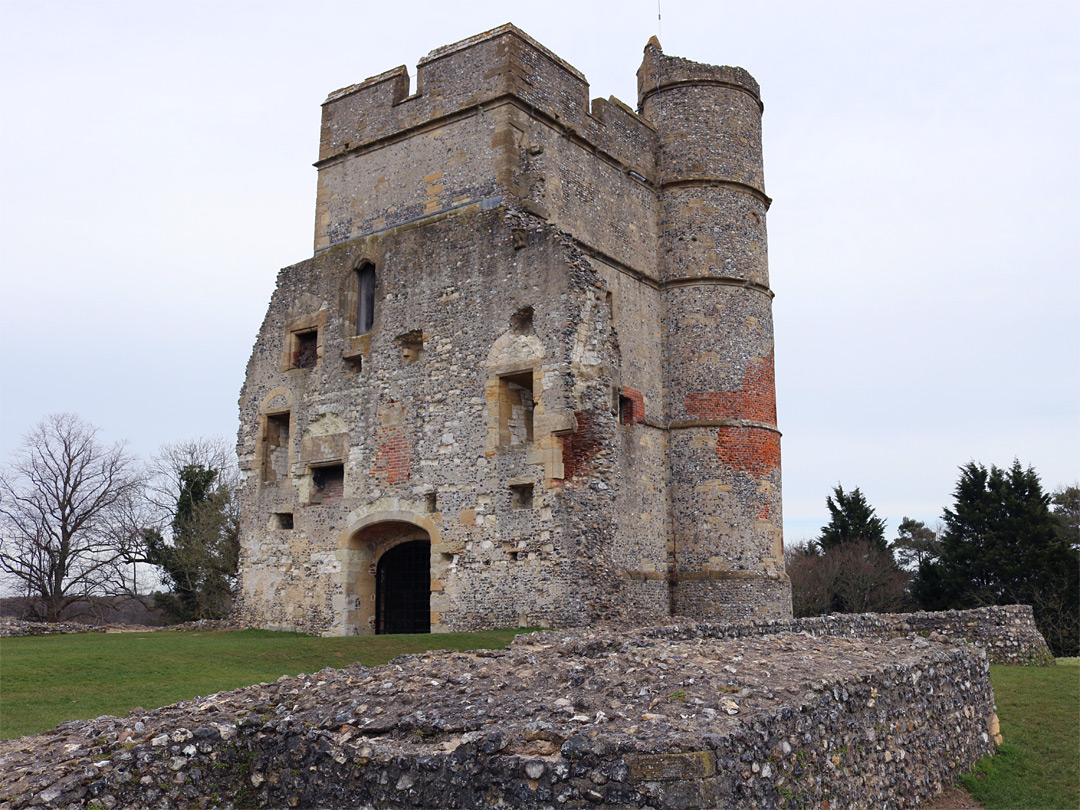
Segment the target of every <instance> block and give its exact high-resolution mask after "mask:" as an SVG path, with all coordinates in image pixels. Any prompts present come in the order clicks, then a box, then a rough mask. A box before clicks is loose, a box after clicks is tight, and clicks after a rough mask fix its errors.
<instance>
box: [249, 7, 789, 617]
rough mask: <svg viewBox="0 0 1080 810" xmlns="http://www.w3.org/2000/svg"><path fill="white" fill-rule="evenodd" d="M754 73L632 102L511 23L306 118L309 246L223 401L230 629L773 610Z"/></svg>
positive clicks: (769, 375)
mask: <svg viewBox="0 0 1080 810" xmlns="http://www.w3.org/2000/svg"><path fill="white" fill-rule="evenodd" d="M761 110H762V105H761V102H760V98H759V94H758V86H757V83H756V82H755V81H754V80H753V78H751V77H750V75H749V74H747V73H746V72H745V71H743V70H742V69H740V68H729V67H714V66H710V65H703V64H697V63H694V62H690V61H688V60H685V59H678V58H674V57H668V56H665V55H664V54H663V52H662V51H661V48H660V44H659V42H657V41H656V40H655V39H653V40H650V42H649V44H648V45H647V46H646V48H645V58H644V61H643V64H642V66H641V69H640V70H639V72H638V112H636V113H635V112H634V111H633V110H631V109H630V108H628V107H627V106H626V105H625V104H623V103H622V102H620V101H618V100H617V99H614V98H612V99H609V100H607V101H605V100H602V99H594V100H593V101H592V102H591V103H590V102H589V98H588V84H587V83H586V81H585V77H584V76H583V75H582V74H581V73H580V72H578V71H577V70H576V69H574V68H573V67H572V66H570V65H569V64H567V63H566V62H564V61H563V60H562V59H560V58H559V57H557V56H556V55H555V54H553V53H551V52H550V51H549V50H547V49H546V48H544V47H543V46H542V45H540V44H538V43H537V42H535V41H534V40H532V39H531V38H530V37H529V36H527V35H526V34H525V33H524V32H522V31H520V30H518V29H517V28H515V27H514V26H512V25H506V26H503V27H501V28H497V29H494V30H492V31H488V32H487V33H484V34H480V35H479V36H476V37H472V38H470V39H468V40H465V41H463V42H459V43H457V44H454V45H449V46H446V47H443V48H439V49H437V50H435V51H433V52H432V53H431V54H429V55H428V56H427V57H426V58H425V59H423V60H422V61H421V62H420V64H419V66H418V75H417V90H416V92H415V93H413V94H412V95H410V94H409V76H408V72H407V71H406V69H405V68H404V67H399V68H395V69H394V70H391V71H388V72H386V73H383V74H381V75H379V76H375V77H374V78H371V79H368V80H367V81H364V82H362V83H360V84H357V85H352V86H350V87H347V88H345V89H343V90H339V91H336V92H334V93H332V94H330V96H329V98H327V100H326V102H325V103H324V104H323V118H322V134H321V143H320V149H319V161H318V162H317V163H316V164H315V165H316V167H317V168H318V171H319V186H318V197H317V201H316V216H315V252H314V256H313V257H312V258H310V259H307V260H305V261H303V262H301V263H299V264H296V265H293V266H292V267H287V268H285V269H284V270H282V271H281V272H280V274H279V276H278V282H277V289H276V291H275V293H274V296H273V298H272V300H271V302H270V307H269V310H268V312H267V315H266V318H265V320H264V322H263V325H262V328H261V330H260V332H259V336H258V338H257V341H256V344H255V348H254V351H253V352H252V356H251V360H250V361H249V363H248V369H247V378H246V381H245V383H244V387H243V391H242V393H241V397H240V424H241V427H240V432H239V439H238V451H239V456H240V464H241V469H242V472H243V485H242V488H241V507H242V526H241V570H242V589H241V590H242V592H241V598H240V605H239V610H240V612H241V616H242V617H243V619H244V620H246V621H248V622H250V623H252V624H254V625H257V626H261V627H268V628H276V629H289V630H300V631H304V632H308V633H321V634H326V635H342V634H354V633H372V632H427V631H432V632H438V631H456V630H476V629H481V628H490V627H499V626H510V625H540V626H549V625H562V626H565V625H577V624H583V623H594V622H599V621H620V622H643V621H648V622H657V621H662V620H663V619H664V618H665V617H667V616H670V615H689V616H694V617H699V618H700V617H715V618H717V619H718V620H731V619H746V618H759V619H766V618H782V617H787V616H790V614H791V596H790V586H789V583H788V580H787V577H786V575H785V574H784V564H783V546H782V539H781V502H780V434H779V432H778V430H777V428H776V405H775V393H774V384H773V329H772V315H771V311H772V307H771V302H772V295H773V294H772V292H771V290H770V289H769V280H768V265H767V258H766V239H765V213H766V210H767V208H768V205H769V198H768V197H767V196H766V195H765V192H764V187H763V179H762V164H761Z"/></svg>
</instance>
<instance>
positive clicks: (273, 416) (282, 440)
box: [262, 411, 289, 484]
mask: <svg viewBox="0 0 1080 810" xmlns="http://www.w3.org/2000/svg"><path fill="white" fill-rule="evenodd" d="M288 477H289V412H288V411H285V412H284V413H270V414H267V415H266V429H265V430H264V432H263V468H262V480H263V482H264V483H267V484H272V483H275V482H276V481H284V480H285V479H286V478H288Z"/></svg>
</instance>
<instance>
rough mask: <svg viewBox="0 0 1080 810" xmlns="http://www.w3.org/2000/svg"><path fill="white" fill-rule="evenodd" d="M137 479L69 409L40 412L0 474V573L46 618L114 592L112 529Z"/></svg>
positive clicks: (118, 560)
mask: <svg viewBox="0 0 1080 810" xmlns="http://www.w3.org/2000/svg"><path fill="white" fill-rule="evenodd" d="M141 486H142V479H141V476H140V474H139V473H137V472H136V470H135V466H134V463H133V461H132V459H131V458H130V457H129V456H128V455H127V454H126V452H125V451H124V446H123V444H116V445H113V446H112V447H105V446H103V445H102V444H101V443H99V442H98V441H97V429H96V428H95V427H94V426H93V425H90V424H88V423H87V422H84V421H83V420H82V419H80V418H79V417H78V416H76V415H74V414H69V413H61V414H53V415H50V416H47V417H45V418H44V419H42V420H41V422H39V423H38V424H37V425H36V426H35V427H34V428H33V429H32V430H31V431H30V432H29V433H28V434H27V435H26V436H25V437H24V438H23V443H22V445H21V446H20V447H19V449H18V450H17V451H16V452H15V454H14V457H13V460H12V462H11V463H10V465H9V466H8V467H7V468H6V469H5V470H4V472H3V474H2V475H0V572H2V573H3V574H4V575H5V576H6V577H7V578H9V579H11V580H14V581H15V582H17V583H19V585H20V586H21V587H22V589H23V590H24V592H25V593H26V595H27V596H29V597H32V598H33V599H34V600H40V604H41V606H42V609H41V612H42V613H43V617H44V618H45V619H46V620H47V621H58V620H59V618H60V616H61V614H62V612H63V610H64V608H66V607H67V606H68V605H70V604H71V603H73V602H76V601H80V600H86V599H94V598H96V597H103V596H108V595H111V594H114V593H118V592H121V591H122V590H123V579H122V573H123V572H122V569H121V564H122V562H123V556H122V554H121V550H122V549H121V547H120V545H119V544H118V533H120V530H121V525H122V523H123V514H124V511H125V510H126V509H128V508H130V505H131V503H132V501H133V500H134V499H136V498H137V497H138V495H139V491H140V489H141Z"/></svg>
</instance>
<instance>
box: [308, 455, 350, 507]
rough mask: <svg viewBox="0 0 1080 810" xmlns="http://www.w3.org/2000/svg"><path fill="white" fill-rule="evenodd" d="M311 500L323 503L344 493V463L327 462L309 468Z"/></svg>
mask: <svg viewBox="0 0 1080 810" xmlns="http://www.w3.org/2000/svg"><path fill="white" fill-rule="evenodd" d="M311 483H312V489H311V502H312V503H325V502H326V501H332V500H336V499H338V498H341V497H342V496H343V495H344V494H345V465H344V464H327V465H326V466H325V467H313V468H312V470H311Z"/></svg>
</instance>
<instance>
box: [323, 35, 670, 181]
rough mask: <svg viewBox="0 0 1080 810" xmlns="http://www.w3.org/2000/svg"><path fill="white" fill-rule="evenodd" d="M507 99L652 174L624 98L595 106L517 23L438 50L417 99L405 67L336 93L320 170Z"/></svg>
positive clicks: (327, 108) (574, 76)
mask: <svg viewBox="0 0 1080 810" xmlns="http://www.w3.org/2000/svg"><path fill="white" fill-rule="evenodd" d="M500 100H513V101H515V102H516V103H517V104H518V105H519V106H521V107H523V108H524V109H526V110H527V111H528V112H529V113H530V114H532V115H536V116H538V117H541V118H543V119H546V120H548V121H549V122H550V123H551V124H553V125H554V126H557V127H559V128H560V129H561V130H562V131H563V132H564V134H567V135H570V136H572V137H579V138H582V139H584V140H586V141H588V142H589V143H590V144H591V145H592V146H595V147H596V148H598V149H601V150H603V151H605V152H608V153H610V154H611V156H612V157H613V158H614V159H616V160H618V161H621V162H623V163H626V164H627V165H629V166H632V167H633V170H634V171H636V172H637V173H639V174H641V175H643V176H649V174H651V168H652V164H653V163H654V160H653V154H654V152H655V148H656V140H655V134H654V133H653V131H652V127H651V126H650V125H649V124H647V123H646V122H645V121H644V120H642V119H641V118H640V117H639V116H638V115H637V114H636V113H635V112H634V111H633V110H632V109H631V108H630V107H629V106H628V105H626V104H625V103H623V102H621V101H619V100H618V99H615V98H611V99H608V100H604V99H595V100H593V102H592V103H591V104H590V102H589V84H588V82H587V81H586V79H585V76H584V74H582V73H581V71H579V70H578V69H577V68H575V67H574V66H573V65H571V64H569V63H568V62H566V61H565V60H563V59H561V58H560V57H558V56H557V55H555V54H554V53H552V52H551V51H550V50H548V49H547V48H545V47H544V46H543V45H541V44H540V43H538V42H537V41H536V40H534V39H533V38H532V37H530V36H529V35H528V34H526V33H525V32H524V31H522V30H520V29H519V28H517V27H515V26H514V25H511V24H507V25H503V26H500V27H498V28H494V29H492V30H490V31H487V32H485V33H483V34H479V35H477V36H474V37H469V38H468V39H464V40H462V41H461V42H457V43H454V44H452V45H447V46H444V47H441V48H436V49H435V50H433V51H432V52H431V53H429V54H428V55H427V56H426V57H424V58H423V59H421V60H420V62H419V63H418V65H417V81H416V92H415V93H413V94H412V95H410V94H409V72H408V70H407V69H406V68H405V67H404V66H401V67H397V68H394V69H392V70H388V71H386V72H385V73H381V74H379V75H377V76H373V77H371V78H369V79H366V80H364V81H363V82H360V83H359V84H354V85H350V86H348V87H345V88H342V89H340V90H336V91H334V92H333V93H331V94H330V95H329V96H328V97H327V99H326V101H325V102H324V103H323V121H322V134H321V141H320V148H319V161H318V163H316V166H319V167H320V168H321V167H322V166H324V165H327V164H328V163H331V162H333V161H335V160H338V159H341V158H342V157H343V156H345V155H346V154H348V153H355V152H362V151H364V150H367V149H371V148H374V147H376V146H378V145H379V143H380V142H384V141H387V140H394V139H395V138H400V137H403V136H405V135H406V134H407V133H408V132H409V131H410V130H414V129H416V128H418V127H425V126H437V125H439V123H442V122H449V121H453V120H455V119H458V118H461V117H463V116H465V115H468V114H469V113H470V112H476V111H479V110H481V109H484V108H487V107H490V106H491V105H493V104H495V103H496V102H498V101H500ZM647 172H648V173H647Z"/></svg>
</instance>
